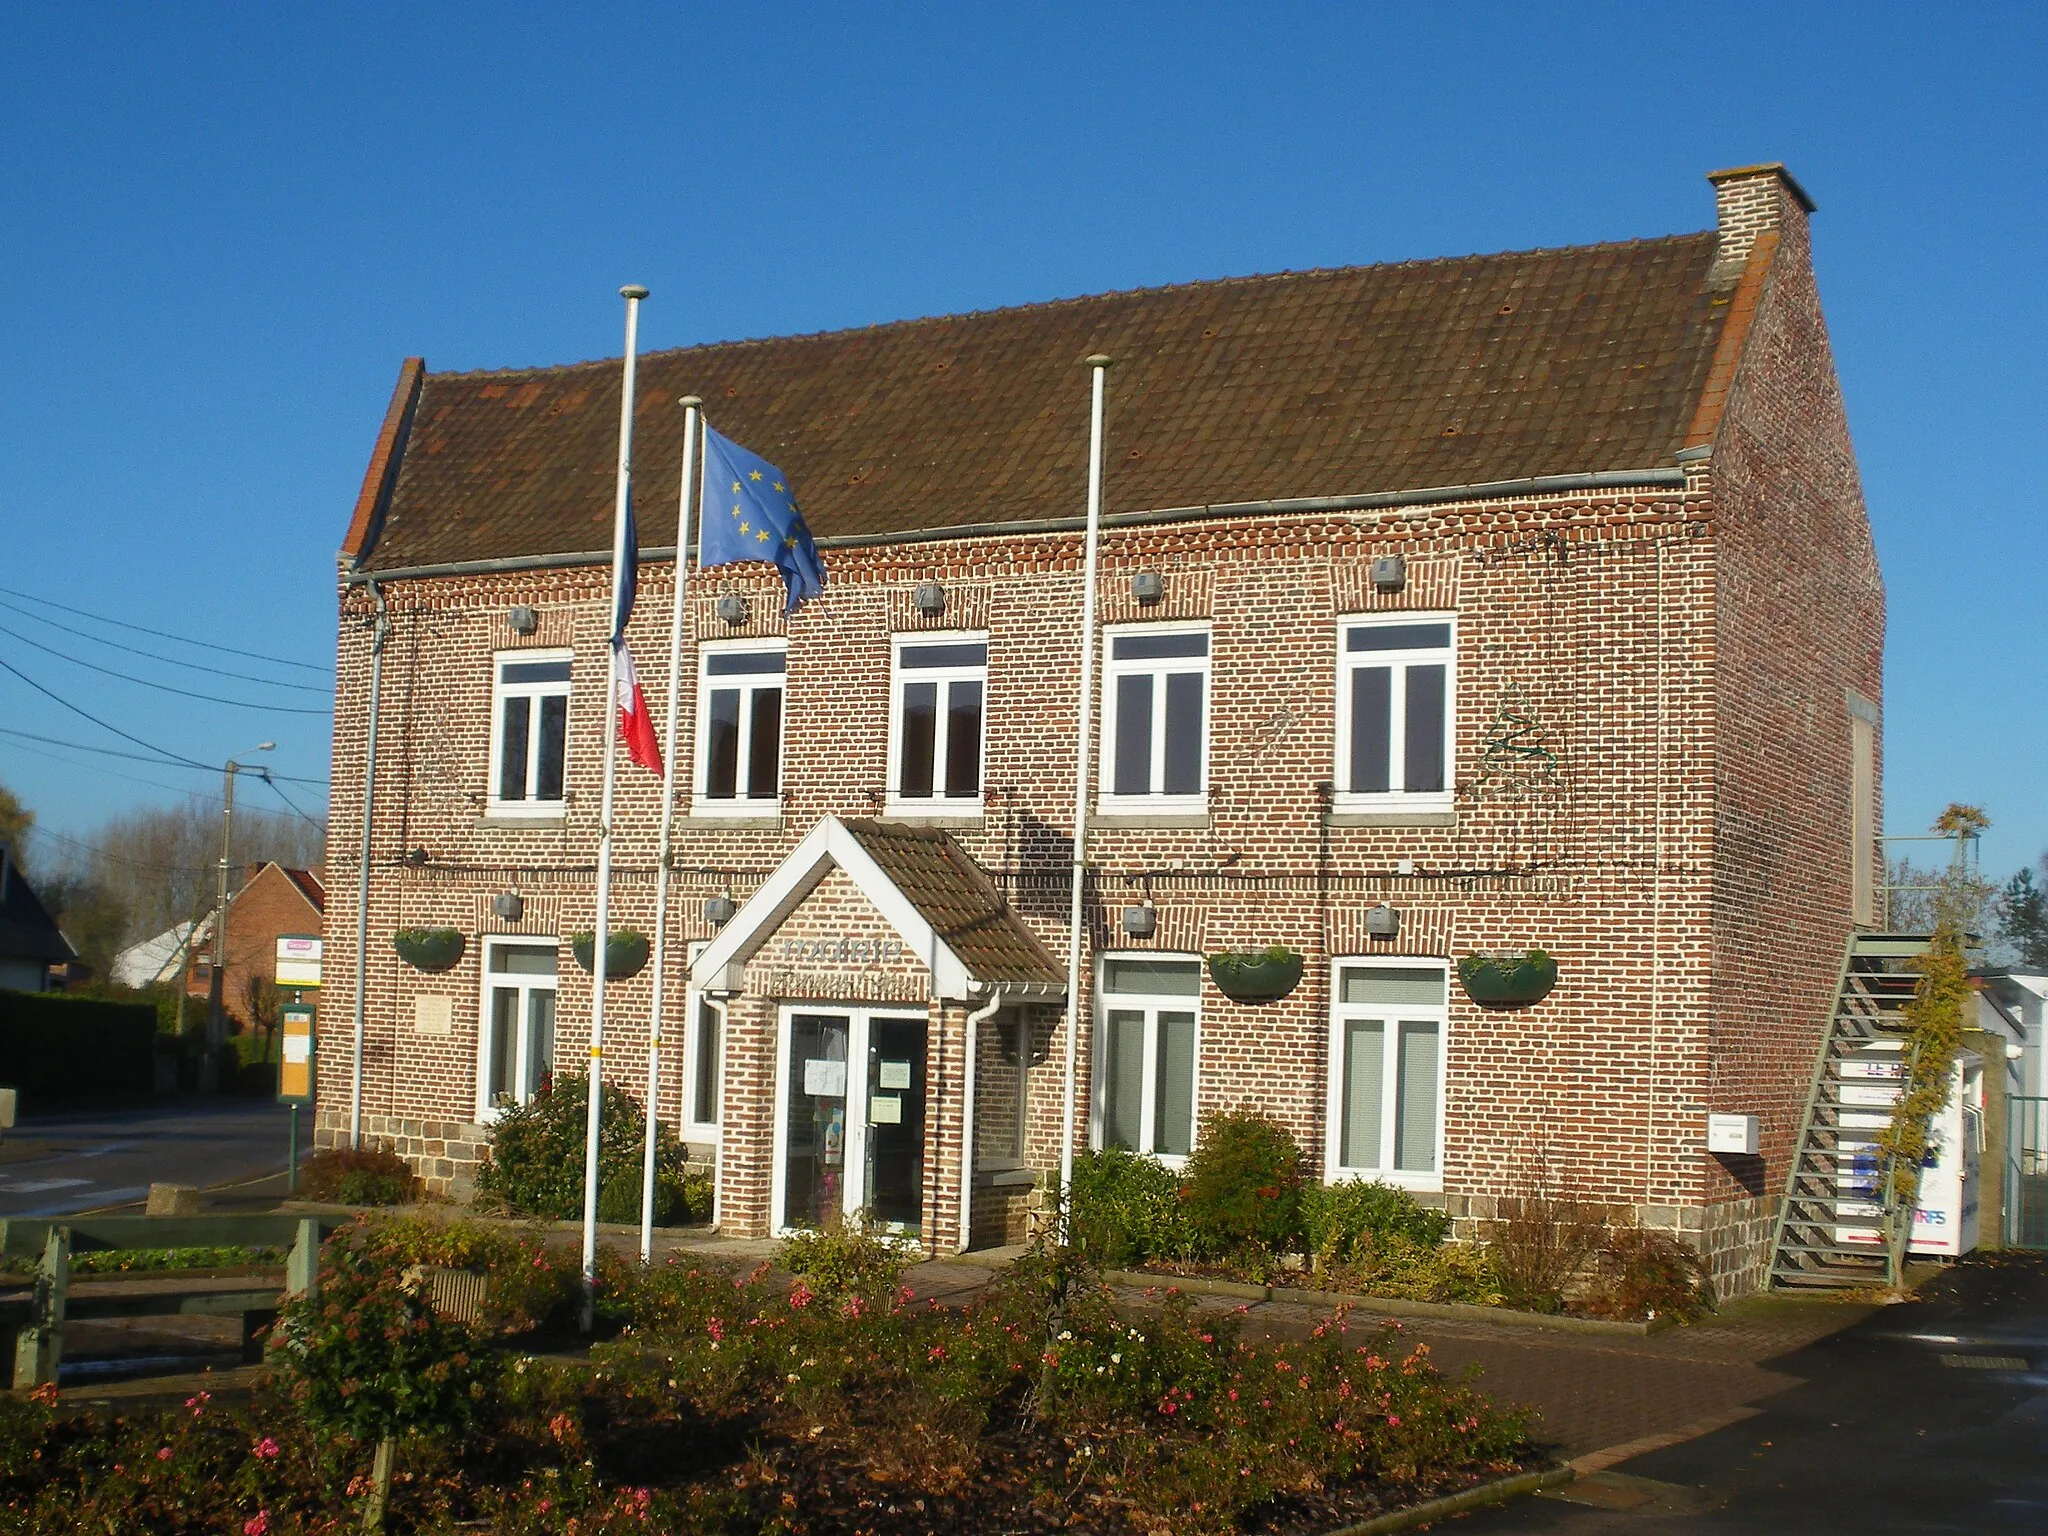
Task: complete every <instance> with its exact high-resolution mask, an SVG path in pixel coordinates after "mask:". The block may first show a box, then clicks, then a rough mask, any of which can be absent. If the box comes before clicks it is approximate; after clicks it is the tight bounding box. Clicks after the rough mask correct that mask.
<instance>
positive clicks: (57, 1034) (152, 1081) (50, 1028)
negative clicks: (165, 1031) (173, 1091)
mask: <svg viewBox="0 0 2048 1536" xmlns="http://www.w3.org/2000/svg"><path fill="white" fill-rule="evenodd" d="M155 1051H156V1008H155V1007H154V1005H152V1004H149V1003H111V1002H108V1001H106V1000H105V999H104V998H96V997H92V998H70V997H66V996H64V994H62V993H61V992H0V1087H5V1088H15V1089H18V1090H20V1093H21V1100H20V1106H19V1107H20V1109H21V1110H22V1111H24V1112H38V1111H41V1110H43V1109H46V1108H49V1107H51V1106H54V1105H60V1104H75V1105H90V1104H116V1103H123V1102H127V1101H129V1100H133V1099H146V1098H148V1097H149V1096H150V1094H151V1092H152V1091H153V1090H154V1089H155V1086H156V1068H155V1060H154V1057H155Z"/></svg>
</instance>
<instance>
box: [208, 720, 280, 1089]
mask: <svg viewBox="0 0 2048 1536" xmlns="http://www.w3.org/2000/svg"><path fill="white" fill-rule="evenodd" d="M276 746H277V743H276V742H274V741H265V742H259V743H258V744H257V745H256V746H254V747H252V748H250V751H252V752H269V751H273V750H275V748H276ZM245 755H246V754H245ZM241 771H242V765H241V764H240V763H238V762H236V761H235V760H234V759H233V758H232V757H231V758H229V759H228V761H227V766H226V767H225V768H224V769H223V770H222V772H221V811H220V873H219V875H218V877H217V878H216V880H215V882H214V899H213V976H212V979H211V980H210V981H209V983H208V984H207V988H206V1060H205V1062H204V1063H202V1064H201V1066H200V1069H199V1071H200V1082H201V1084H202V1085H210V1086H214V1087H218V1086H219V1076H218V1074H219V1071H220V1064H219V1061H218V1059H217V1053H218V1052H219V1050H220V1048H221V1047H222V1046H223V1045H225V1044H226V1043H227V1038H228V1020H227V1006H226V1000H227V994H226V990H225V988H226V986H227V978H226V974H225V972H226V967H227V949H228V853H229V850H230V849H231V848H232V847H233V845H234V834H235V775H236V774H238V773H240V772H241Z"/></svg>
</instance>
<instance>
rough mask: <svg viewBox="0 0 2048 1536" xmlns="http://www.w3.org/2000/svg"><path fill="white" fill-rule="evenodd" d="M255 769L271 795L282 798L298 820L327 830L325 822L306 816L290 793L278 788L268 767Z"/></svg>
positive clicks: (321, 829)
mask: <svg viewBox="0 0 2048 1536" xmlns="http://www.w3.org/2000/svg"><path fill="white" fill-rule="evenodd" d="M256 771H257V772H258V773H259V774H261V775H262V778H263V782H264V783H265V784H266V785H267V786H269V789H270V792H271V793H272V794H273V795H275V796H277V798H278V799H280V800H282V801H283V802H284V803H285V804H286V805H287V806H289V807H290V808H291V813H292V814H293V815H294V816H296V817H298V818H299V820H301V821H303V822H304V823H305V824H306V825H307V826H309V827H314V828H317V829H318V830H320V831H322V832H324V831H326V830H327V823H326V822H324V821H320V820H317V819H316V818H314V817H311V816H308V815H307V814H306V813H305V812H304V811H302V810H300V809H299V803H298V802H297V801H296V800H294V799H293V798H292V797H291V796H290V795H288V794H286V793H285V792H284V791H283V790H282V789H280V788H278V786H277V780H276V778H275V776H273V775H272V774H271V773H270V771H269V770H268V769H262V768H259V769H258V770H256Z"/></svg>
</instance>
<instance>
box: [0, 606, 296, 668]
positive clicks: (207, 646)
mask: <svg viewBox="0 0 2048 1536" xmlns="http://www.w3.org/2000/svg"><path fill="white" fill-rule="evenodd" d="M0 593H4V594H5V595H6V596H8V597H18V598H21V599H23V600H24V601H26V602H31V603H41V604H43V605H44V606H45V607H49V608H55V609H56V610H57V611H58V612H60V613H74V614H76V615H78V617H80V618H81V619H91V620H92V621H93V622H94V623H96V624H112V625H114V626H115V627H116V628H119V629H132V630H134V631H135V632H136V633H137V634H140V635H154V636H156V637H157V639H159V640H175V641H177V642H178V644H180V645H196V646H199V647H201V648H202V649H204V650H209V651H223V652H225V653H227V654H228V655H230V656H246V657H248V658H249V659H250V660H251V661H268V662H271V663H274V664H275V665H277V666H280V667H298V668H301V669H302V670H304V671H307V672H332V671H333V670H334V669H333V668H332V667H322V666H315V665H314V664H313V663H312V662H309V661H293V660H292V659H291V658H290V657H287V656H266V655H264V654H263V652H261V651H245V650H242V649H240V648H239V647H237V646H232V645H216V644H215V643H214V642H213V641H211V640H194V639H192V638H191V637H190V636H187V635H174V634H172V633H171V632H170V631H169V630H167V629H151V628H149V627H148V626H147V625H144V624H130V623H129V622H128V621H127V620H126V619H110V618H108V617H107V616H106V615H105V614H103V613H91V612H88V611H87V610H86V609H84V608H73V607H71V606H70V605H69V604H66V603H58V602H52V601H51V600H50V599H49V598H47V597H38V596H37V595H36V594H35V593H33V592H17V591H15V590H14V589H13V588H12V587H0Z"/></svg>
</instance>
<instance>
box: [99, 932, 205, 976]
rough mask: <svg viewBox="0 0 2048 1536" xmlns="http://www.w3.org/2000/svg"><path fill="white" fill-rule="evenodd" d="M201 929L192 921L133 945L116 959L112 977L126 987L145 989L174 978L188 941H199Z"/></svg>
mask: <svg viewBox="0 0 2048 1536" xmlns="http://www.w3.org/2000/svg"><path fill="white" fill-rule="evenodd" d="M200 926H201V925H200V924H198V923H193V922H186V923H179V924H177V925H176V926H175V927H171V928H166V929H165V930H164V931H163V932H162V933H159V934H157V935H156V936H155V937H154V938H148V939H143V940H141V941H139V942H137V943H134V944H130V945H129V946H128V947H127V948H126V949H124V950H122V951H121V952H120V953H119V954H118V955H116V956H114V963H113V965H112V967H111V968H110V969H109V971H108V975H109V977H110V978H111V979H112V980H114V981H117V982H119V983H120V984H121V985H122V986H124V987H146V986H149V985H151V984H152V983H154V982H159V981H164V980H167V979H171V978H170V973H171V972H172V971H173V970H175V969H176V968H177V964H178V962H179V961H180V960H182V959H183V958H184V956H185V953H186V949H185V943H186V940H187V939H188V938H196V936H197V930H198V929H199V928H200Z"/></svg>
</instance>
